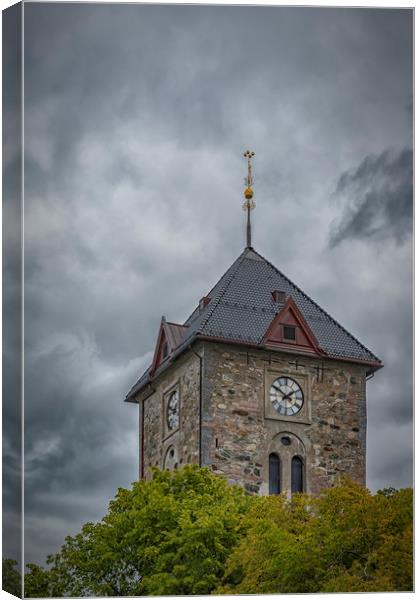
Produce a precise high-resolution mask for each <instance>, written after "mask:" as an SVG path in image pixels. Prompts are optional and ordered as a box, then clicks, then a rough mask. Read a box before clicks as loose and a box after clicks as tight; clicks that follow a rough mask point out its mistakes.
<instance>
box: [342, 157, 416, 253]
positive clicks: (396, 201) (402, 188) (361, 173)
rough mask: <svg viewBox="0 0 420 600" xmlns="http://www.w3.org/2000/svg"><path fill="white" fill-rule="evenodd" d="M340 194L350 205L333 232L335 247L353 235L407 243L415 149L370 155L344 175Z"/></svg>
mask: <svg viewBox="0 0 420 600" xmlns="http://www.w3.org/2000/svg"><path fill="white" fill-rule="evenodd" d="M336 195H337V196H339V197H341V198H344V199H345V202H346V206H345V209H344V214H343V215H342V217H341V218H340V220H339V222H338V223H337V224H335V226H334V228H333V231H332V233H331V238H330V244H331V246H332V247H334V246H336V245H337V244H339V243H340V242H342V241H343V240H346V239H351V238H353V239H366V240H368V241H378V240H383V239H385V238H387V237H392V238H394V239H395V240H396V242H397V243H401V242H403V241H404V239H405V238H406V237H407V236H408V235H410V234H411V233H412V228H413V152H412V150H410V149H409V148H405V149H404V150H402V151H401V152H395V151H392V150H386V151H385V152H382V154H380V155H379V156H376V155H370V156H367V157H366V158H365V159H364V160H363V161H362V162H361V164H360V165H359V166H358V167H357V168H356V169H354V170H349V171H346V172H345V173H343V174H342V175H341V176H340V178H339V180H338V183H337V188H336Z"/></svg>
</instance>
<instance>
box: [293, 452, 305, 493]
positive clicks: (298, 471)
mask: <svg viewBox="0 0 420 600" xmlns="http://www.w3.org/2000/svg"><path fill="white" fill-rule="evenodd" d="M294 492H303V460H302V459H301V458H300V456H294V457H293V458H292V494H293V493H294Z"/></svg>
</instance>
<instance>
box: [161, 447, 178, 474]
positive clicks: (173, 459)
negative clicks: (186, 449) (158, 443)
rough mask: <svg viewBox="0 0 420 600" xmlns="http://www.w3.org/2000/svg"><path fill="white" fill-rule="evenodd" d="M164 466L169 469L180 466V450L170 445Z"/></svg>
mask: <svg viewBox="0 0 420 600" xmlns="http://www.w3.org/2000/svg"><path fill="white" fill-rule="evenodd" d="M163 468H164V469H166V470H167V471H172V470H173V469H177V468H178V452H177V451H176V449H175V448H174V447H173V446H169V448H168V449H167V451H166V454H165V460H164V464H163Z"/></svg>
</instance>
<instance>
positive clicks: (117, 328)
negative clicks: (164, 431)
mask: <svg viewBox="0 0 420 600" xmlns="http://www.w3.org/2000/svg"><path fill="white" fill-rule="evenodd" d="M411 30H412V12H411V11H409V10H379V9H322V8H284V7H252V6H241V7H239V6H238V7H229V6H218V7H216V6H182V5H170V6H165V5H155V6H153V5H133V4H125V5H123V4H121V5H111V4H108V5H105V4H104V5H101V4H83V3H78V4H71V3H69V4H68V3H62V4H59V3H57V4H54V3H45V4H43V3H29V4H26V5H25V314H24V316H25V350H26V354H25V390H26V396H25V428H26V435H25V473H26V481H25V561H26V562H28V561H35V562H43V561H44V559H45V556H46V555H47V554H48V553H50V552H54V551H56V550H57V549H58V548H59V546H60V544H61V543H62V541H63V538H64V536H65V535H67V534H74V533H76V532H77V531H78V530H79V529H80V527H81V525H82V524H83V523H84V522H86V521H88V520H95V519H99V518H100V517H101V516H102V515H103V514H104V513H105V511H106V508H107V504H108V502H109V500H110V499H111V498H112V497H113V495H114V494H115V491H116V489H117V487H119V486H124V487H126V486H129V485H130V483H131V482H132V481H134V480H135V479H136V478H137V476H138V440H137V434H138V413H137V410H136V407H135V406H133V405H128V404H124V403H123V398H124V397H125V394H126V392H127V390H128V389H129V388H130V386H131V385H132V384H133V383H134V382H135V380H136V379H137V377H138V376H139V375H140V374H141V372H142V370H143V369H144V368H145V367H147V365H148V362H149V361H150V359H151V356H152V352H153V348H154V343H155V339H156V335H157V331H158V327H159V322H160V318H161V315H163V314H164V315H166V316H167V318H168V319H170V320H171V321H177V322H182V321H183V320H185V319H186V318H187V317H188V315H189V314H190V313H191V311H192V310H193V308H194V307H195V306H196V304H197V303H198V301H199V299H200V298H201V297H202V296H203V295H205V294H206V293H207V292H208V290H209V289H210V288H211V287H212V285H213V284H214V283H215V282H216V281H217V279H218V278H219V277H220V276H221V275H222V273H223V272H224V271H225V270H226V269H227V268H228V267H229V266H230V264H231V263H232V262H233V261H234V260H235V258H236V257H237V256H238V255H239V254H240V253H241V251H242V249H243V246H244V243H245V215H244V213H243V211H242V210H241V205H242V190H243V177H244V175H245V174H246V165H245V164H244V159H243V156H242V153H243V151H244V150H245V149H246V148H250V149H252V150H254V151H255V152H256V155H255V200H256V204H257V207H256V210H255V211H254V212H253V215H252V218H253V245H254V246H255V248H256V249H257V250H258V251H259V252H260V253H261V254H263V255H264V256H266V257H267V258H268V259H269V260H270V261H271V262H273V263H274V264H275V265H276V266H278V268H280V269H281V270H282V271H283V272H285V273H286V274H287V275H288V276H289V277H290V278H291V279H292V280H293V281H295V282H296V284H298V285H299V286H300V287H301V288H302V289H304V290H305V292H307V293H308V294H310V295H311V296H312V297H313V299H314V300H316V301H317V302H318V303H319V304H320V305H321V306H323V308H325V309H326V310H327V311H328V312H329V313H330V314H331V315H333V316H334V317H335V318H336V319H337V320H338V321H339V322H340V323H342V324H343V326H345V327H346V328H347V329H348V330H350V331H351V332H352V333H353V334H354V335H356V336H357V337H358V338H359V339H360V340H361V341H362V342H363V343H364V344H365V345H366V346H368V347H369V348H370V349H371V350H372V351H373V352H374V353H375V354H377V355H378V356H379V357H380V358H381V359H382V360H383V361H384V364H385V368H384V369H382V370H381V371H379V372H378V373H377V374H376V375H375V377H374V378H373V379H372V380H371V381H369V382H368V418H369V423H368V483H369V485H370V486H371V487H372V488H376V487H382V486H385V485H387V486H388V485H395V486H396V487H399V486H403V485H409V484H411V467H412V442H411V437H410V431H411V422H412V415H411V407H412V358H411V357H412V313H411V306H412V304H411V297H412V256H411V255H412V239H411V237H410V236H408V235H403V233H402V232H403V228H402V226H401V235H400V234H398V235H399V237H398V242H399V243H398V244H396V243H395V236H396V234H395V235H394V234H392V235H391V236H390V235H379V234H378V235H376V237H377V243H376V244H371V243H370V241H369V239H367V238H366V236H365V235H362V236H360V235H351V236H350V235H348V234H347V235H346V243H336V244H335V245H333V246H331V245H330V230H331V222H332V220H334V222H336V223H338V224H345V227H344V229H341V230H340V231H342V234H341V235H342V236H343V234H344V232H345V231H346V227H347V225H348V224H349V223H350V220H349V221H347V219H349V218H350V217H349V215H350V213H352V211H353V212H354V211H356V212H357V210H359V208H360V207H359V204H357V202H356V200H355V196H354V194H355V193H356V188H357V189H358V186H359V185H362V183H363V186H364V187H363V186H362V187H360V189H361V190H362V191H364V193H367V191H368V187H367V184H366V182H367V179H366V178H365V177H362V176H359V177H358V178H356V172H357V171H358V169H357V167H356V169H355V165H361V164H363V162H364V161H365V157H366V156H369V157H373V158H371V159H369V161H370V163H369V164H370V165H371V166H370V168H371V170H373V172H374V173H375V177H376V178H377V180H378V181H377V183H375V186H374V187H373V188H372V193H373V192H374V193H375V194H379V192H380V191H381V190H383V189H387V185H389V186H390V185H391V184H390V183H389V181H390V177H391V175H388V173H389V171H390V169H393V170H392V173H393V174H394V175H395V174H396V175H398V178H399V179H398V181H399V182H400V183H401V185H402V182H403V177H404V173H405V174H406V171H405V170H404V164H406V161H404V159H403V158H402V157H404V156H405V154H404V153H403V151H402V150H401V149H405V148H407V149H410V148H412V133H411V131H412V121H411V114H410V113H409V112H408V111H407V106H408V105H409V104H410V102H411V100H412V76H411V73H412V38H411ZM391 147H395V148H400V151H399V152H397V153H396V154H391V153H390V154H388V152H387V151H386V149H388V148H391ZM406 152H409V150H407V151H406ZM380 157H382V158H380ZM406 160H408V159H406ZM369 161H368V162H369ZM398 161H400V162H401V165H400V167H398V166H396V165H397V164H399V163H398ZM381 165H383V166H381ZM341 174H347V175H346V176H343V177H341ZM394 175H392V177H393V176H394ZM396 175H395V176H396ZM340 177H341V179H340ZM392 177H391V178H392ZM338 180H340V181H342V182H343V183H342V184H341V188H342V190H343V196H344V195H345V196H346V202H348V204H346V202H344V203H343V202H338V203H333V204H331V202H330V198H331V196H332V195H333V194H334V192H335V191H336V188H337V181H338ZM359 181H360V182H361V183H360V184H359ZM405 181H407V179H406V180H405ZM387 182H388V183H387ZM408 183H409V182H408ZM393 185H394V184H393ZM395 186H396V183H395ZM395 186H394V187H392V186H391V187H390V189H391V190H394V189H397V188H396V187H395ZM341 188H340V189H341ZM370 189H371V188H369V190H370ZM398 189H399V188H398ZM375 197H376V196H375ZM363 198H364V197H363ZM349 210H350V212H349V213H348V211H349ZM397 212H398V211H397ZM384 214H385V213H384ZM386 214H388V213H386ZM407 218H408V219H410V217H409V216H408V217H407ZM369 227H370V228H371V229H370V230H372V228H373V230H374V231H376V229H377V228H378V224H377V222H376V221H375V220H373V221H372V222H371V224H370V225H369ZM407 227H408V228H409V227H410V223H409V222H408V225H407ZM349 231H350V230H349ZM396 231H397V230H396ZM399 231H400V230H399V229H398V232H399ZM391 438H392V439H394V440H396V443H395V444H394V445H393V446H391V445H390V446H389V447H388V450H387V452H384V451H383V447H384V440H389V439H391ZM402 465H404V468H402Z"/></svg>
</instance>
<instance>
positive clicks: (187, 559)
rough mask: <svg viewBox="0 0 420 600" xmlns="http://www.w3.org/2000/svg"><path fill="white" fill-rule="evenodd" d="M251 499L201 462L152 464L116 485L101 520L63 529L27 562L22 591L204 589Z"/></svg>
mask: <svg viewBox="0 0 420 600" xmlns="http://www.w3.org/2000/svg"><path fill="white" fill-rule="evenodd" d="M251 502H252V499H251V498H250V497H249V496H246V495H245V493H244V492H243V490H242V489H241V488H239V487H236V486H231V485H229V484H228V483H227V482H226V480H225V479H224V478H221V477H217V476H215V475H213V474H212V473H211V472H210V471H208V470H207V469H199V468H197V467H194V466H186V467H184V468H183V469H179V470H177V471H173V472H168V471H159V470H157V469H156V470H155V471H154V473H153V479H152V480H150V481H139V482H137V483H134V484H133V486H132V489H131V490H126V489H119V490H118V493H117V495H116V497H115V499H114V500H112V501H111V503H110V505H109V511H108V513H107V515H106V516H105V517H104V518H103V519H102V521H100V522H99V523H87V524H86V525H84V527H83V528H82V531H81V532H80V533H79V534H77V535H76V536H74V537H67V538H66V540H65V543H64V545H63V546H62V548H61V550H60V552H58V553H57V554H55V555H52V556H50V557H48V559H47V564H48V565H49V567H50V569H49V570H48V571H47V570H44V569H41V568H40V567H37V566H36V565H28V568H29V571H28V573H27V575H26V577H25V595H27V596H31V597H42V596H44V597H45V596H63V595H71V596H88V595H96V596H137V595H150V594H153V595H163V594H171V595H174V594H208V593H210V592H211V591H212V590H213V589H214V588H215V587H216V586H217V585H218V583H219V581H220V580H221V577H222V575H223V572H224V565H225V563H226V561H227V558H228V556H229V554H230V552H231V550H232V548H233V547H234V546H235V545H236V544H237V543H238V542H239V539H240V538H241V536H242V535H243V532H242V517H243V515H244V514H245V513H246V511H247V510H248V508H249V506H250V503H251Z"/></svg>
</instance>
